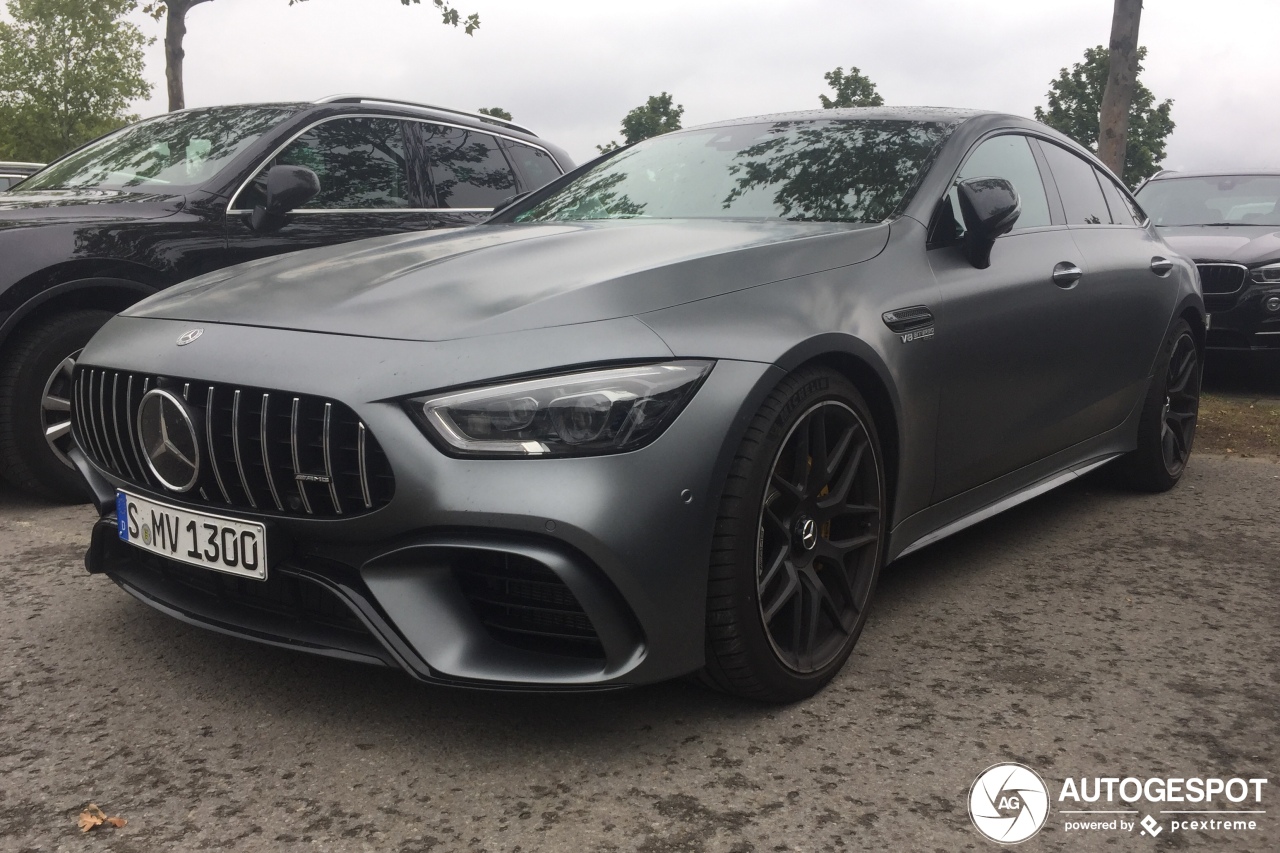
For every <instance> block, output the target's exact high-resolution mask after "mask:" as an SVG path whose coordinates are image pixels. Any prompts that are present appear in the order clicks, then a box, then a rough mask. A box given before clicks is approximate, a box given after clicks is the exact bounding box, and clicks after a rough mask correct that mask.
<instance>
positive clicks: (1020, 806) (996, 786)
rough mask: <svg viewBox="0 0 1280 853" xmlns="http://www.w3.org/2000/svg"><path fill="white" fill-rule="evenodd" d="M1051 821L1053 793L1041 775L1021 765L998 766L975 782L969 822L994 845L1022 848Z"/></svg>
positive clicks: (993, 766) (971, 797)
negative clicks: (1011, 845)
mask: <svg viewBox="0 0 1280 853" xmlns="http://www.w3.org/2000/svg"><path fill="white" fill-rule="evenodd" d="M1048 817H1049V789H1048V788H1047V787H1046V786H1045V784H1044V780H1043V779H1041V778H1040V774H1038V773H1036V771H1034V770H1032V769H1031V768H1030V767H1024V766H1023V765H1021V764H995V765H992V766H991V767H988V768H987V769H986V770H984V771H982V773H981V774H979V776H978V778H977V779H974V780H973V787H972V788H970V789H969V818H970V819H971V820H972V821H973V825H974V827H976V828H977V830H978V832H981V833H982V834H983V835H985V836H986V837H987V838H990V839H991V840H992V841H997V842H999V843H1001V844H1018V843H1019V842H1022V841H1026V840H1027V839H1028V838H1030V837H1031V836H1033V835H1035V834H1036V833H1037V832H1039V831H1040V828H1041V827H1042V826H1044V822H1045V821H1046V820H1047V819H1048Z"/></svg>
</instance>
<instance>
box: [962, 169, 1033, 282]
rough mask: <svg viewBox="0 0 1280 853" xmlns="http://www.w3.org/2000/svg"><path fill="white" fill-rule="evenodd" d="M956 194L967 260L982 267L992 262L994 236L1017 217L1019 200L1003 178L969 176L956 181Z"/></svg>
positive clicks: (1003, 231)
mask: <svg viewBox="0 0 1280 853" xmlns="http://www.w3.org/2000/svg"><path fill="white" fill-rule="evenodd" d="M956 195H957V197H958V198H959V200H960V214H961V215H962V216H963V217H964V227H965V237H964V251H965V255H966V256H967V257H968V258H969V263H971V264H973V265H974V266H975V267H977V268H978V269H980V270H984V269H986V268H987V267H989V266H991V247H992V246H994V245H995V242H996V238H997V237H999V236H1000V235H1001V234H1008V233H1009V232H1010V231H1011V230H1013V224H1014V223H1015V222H1017V221H1018V214H1020V213H1022V201H1021V200H1020V199H1019V198H1018V191H1017V190H1015V189H1014V188H1013V184H1011V183H1009V182H1008V181H1006V180H1005V179H1004V178H969V179H968V180H964V181H961V182H960V183H958V184H956Z"/></svg>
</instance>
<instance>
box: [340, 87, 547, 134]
mask: <svg viewBox="0 0 1280 853" xmlns="http://www.w3.org/2000/svg"><path fill="white" fill-rule="evenodd" d="M316 103H317V104H394V105H396V106H400V107H421V108H422V109H424V110H435V111H437V112H442V113H453V114H454V115H460V116H467V117H469V118H474V119H477V120H479V121H483V122H487V123H489V124H496V125H499V126H501V127H508V128H511V129H512V130H518V131H520V132H521V133H527V134H529V135H530V136H537V135H538V134H536V133H534V132H533V131H532V130H530V129H529V128H527V127H525V126H523V125H519V124H516V123H515V122H513V121H507V120H506V119H504V118H497V117H495V116H491V115H485V114H484V113H472V112H467V111H466V110H455V109H454V108H453V107H441V106H438V105H436V104H422V103H419V102H417V101H406V100H403V99H400V98H379V97H376V96H374V95H329V96H328V97H325V98H319V99H317V100H316Z"/></svg>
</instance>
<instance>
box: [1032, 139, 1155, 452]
mask: <svg viewBox="0 0 1280 853" xmlns="http://www.w3.org/2000/svg"><path fill="white" fill-rule="evenodd" d="M1039 144H1040V147H1041V150H1042V151H1043V153H1044V156H1045V159H1046V161H1047V162H1048V165H1049V171H1050V174H1051V175H1052V178H1053V180H1054V181H1055V182H1056V184H1057V189H1058V193H1059V195H1061V197H1062V203H1063V206H1064V207H1065V208H1066V210H1067V211H1068V226H1069V228H1070V230H1071V236H1072V238H1073V239H1074V240H1075V241H1076V245H1077V246H1079V248H1080V252H1081V253H1082V254H1083V255H1084V259H1085V267H1086V269H1087V270H1088V272H1087V274H1086V276H1085V278H1083V279H1081V282H1080V293H1081V295H1082V296H1085V297H1087V298H1088V301H1089V305H1090V306H1091V319H1090V323H1089V328H1088V331H1087V335H1088V339H1089V342H1090V346H1089V349H1088V353H1087V356H1088V360H1087V361H1086V362H1084V363H1083V364H1082V365H1081V368H1082V372H1081V375H1080V379H1079V381H1080V385H1081V387H1080V388H1079V389H1077V393H1078V394H1080V395H1082V396H1083V395H1085V394H1086V393H1087V394H1089V395H1094V396H1095V397H1096V401H1095V403H1094V405H1093V407H1092V408H1091V409H1090V410H1089V411H1088V412H1087V414H1086V416H1085V420H1084V422H1083V423H1082V427H1083V428H1084V429H1085V430H1086V431H1087V432H1088V433H1089V434H1090V435H1096V434H1098V433H1101V432H1104V431H1106V430H1108V429H1111V428H1113V427H1116V426H1119V425H1120V424H1121V423H1122V422H1123V421H1124V419H1125V418H1126V417H1127V416H1128V415H1129V413H1130V411H1132V409H1133V407H1134V406H1135V405H1136V404H1137V402H1138V401H1139V400H1140V398H1141V396H1142V393H1143V389H1145V387H1146V381H1147V377H1148V375H1149V374H1150V372H1151V367H1152V358H1153V355H1154V353H1156V352H1157V351H1158V350H1159V349H1160V342H1161V341H1162V340H1163V338H1164V335H1165V332H1166V331H1168V325H1169V319H1170V317H1171V316H1172V315H1173V309H1174V302H1175V300H1176V298H1177V289H1176V288H1174V287H1171V286H1169V284H1170V282H1169V280H1168V274H1169V268H1168V267H1167V266H1164V265H1163V264H1162V263H1161V262H1162V261H1164V260H1167V258H1168V256H1169V249H1168V248H1167V247H1166V246H1164V245H1163V244H1162V243H1161V242H1160V241H1159V240H1158V239H1157V238H1156V236H1155V235H1154V234H1152V233H1151V232H1150V231H1149V230H1148V229H1147V228H1146V227H1145V226H1144V223H1145V218H1146V217H1145V216H1144V215H1143V214H1142V213H1141V209H1140V208H1138V207H1137V205H1136V204H1135V203H1134V202H1133V201H1131V200H1130V199H1129V197H1128V194H1127V192H1126V191H1125V190H1124V189H1122V188H1121V187H1119V186H1118V185H1117V184H1116V182H1115V180H1114V179H1113V178H1112V177H1111V176H1110V175H1108V174H1106V173H1105V172H1102V171H1100V170H1099V169H1097V168H1096V167H1095V166H1094V165H1093V164H1091V163H1089V162H1088V161H1087V160H1085V159H1084V158H1082V157H1080V156H1079V155H1077V154H1075V153H1074V152H1071V151H1069V150H1067V149H1066V148H1063V147H1061V146H1058V145H1054V144H1053V143H1051V142H1048V141H1042V142H1040V143H1039ZM1091 182H1094V183H1096V184H1097V186H1098V188H1099V190H1100V191H1101V193H1098V192H1095V191H1094V189H1093V184H1092V183H1091ZM1099 195H1101V196H1102V201H1101V202H1100V201H1099ZM1086 205H1087V206H1088V210H1089V211H1091V212H1089V213H1087V214H1086V213H1085V206H1086ZM1073 209H1074V210H1076V215H1074V216H1072V215H1071V211H1072V210H1073Z"/></svg>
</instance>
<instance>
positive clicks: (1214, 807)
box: [969, 763, 1267, 844]
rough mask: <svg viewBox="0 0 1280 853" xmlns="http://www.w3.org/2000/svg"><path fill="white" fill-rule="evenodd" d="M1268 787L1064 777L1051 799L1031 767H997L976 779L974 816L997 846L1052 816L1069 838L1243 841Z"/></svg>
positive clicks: (1250, 780)
mask: <svg viewBox="0 0 1280 853" xmlns="http://www.w3.org/2000/svg"><path fill="white" fill-rule="evenodd" d="M1266 785H1267V780H1266V779H1263V778H1256V777H1231V778H1221V777H1200V776H1193V777H1159V776H1151V777H1138V776H1093V777H1083V776H1082V777H1079V778H1075V777H1070V778H1067V779H1066V780H1064V781H1063V782H1062V783H1061V785H1059V786H1058V788H1057V795H1056V796H1052V792H1051V790H1050V786H1049V785H1047V784H1046V783H1045V781H1044V779H1043V778H1042V777H1041V776H1040V774H1038V773H1036V772H1035V771H1034V770H1032V769H1031V768H1030V767H1027V766H1026V765H1023V764H1014V763H1005V764H994V765H992V766H991V767H988V768H987V769H986V770H984V771H982V773H980V774H978V778H976V779H974V780H973V786H972V787H971V788H970V789H969V817H970V818H971V819H972V820H973V825H974V827H975V828H976V829H977V830H978V832H980V833H982V834H983V835H984V836H986V837H987V838H989V839H991V840H992V841H995V842H997V843H1000V844H1019V843H1021V842H1023V841H1026V840H1027V839H1028V838H1031V837H1032V836H1033V835H1035V834H1036V833H1037V832H1039V831H1040V830H1041V829H1042V828H1043V827H1044V826H1045V825H1046V824H1047V823H1049V822H1050V817H1051V814H1050V813H1051V812H1055V813H1056V814H1054V815H1052V817H1053V820H1054V822H1055V824H1057V825H1058V826H1059V827H1060V828H1061V829H1062V831H1063V832H1065V833H1068V834H1079V833H1123V834H1130V835H1135V836H1148V837H1151V838H1154V837H1156V836H1158V835H1160V834H1161V833H1164V832H1168V833H1170V834H1171V835H1176V834H1179V833H1186V832H1198V833H1204V834H1208V835H1213V836H1224V837H1225V836H1231V835H1237V836H1238V835H1243V834H1248V833H1253V832H1257V831H1258V830H1259V829H1260V827H1261V824H1262V821H1263V820H1264V816H1265V815H1266V813H1267V811H1266V808H1265V807H1264V806H1263V792H1264V789H1265V788H1266Z"/></svg>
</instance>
